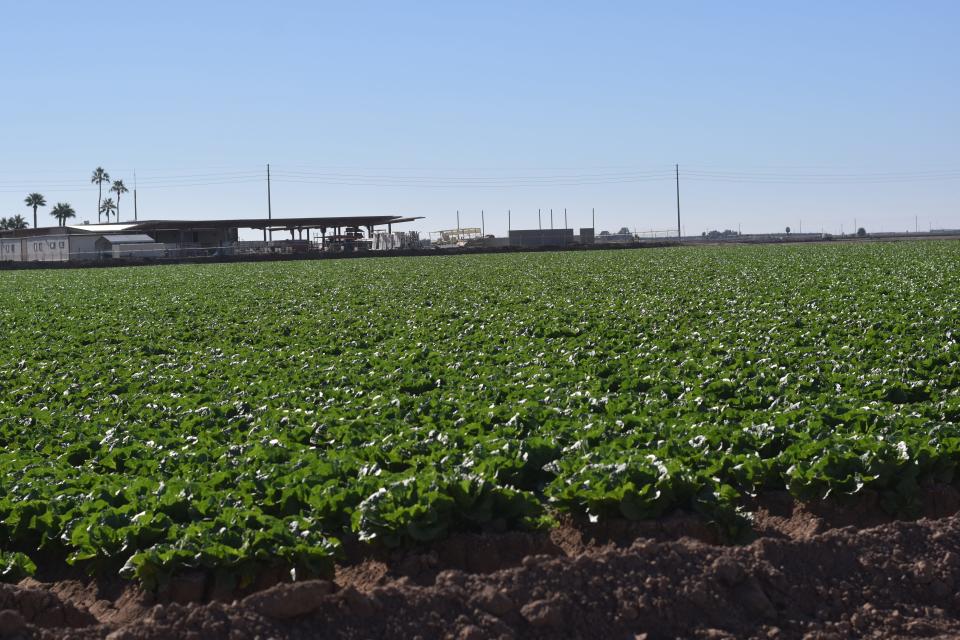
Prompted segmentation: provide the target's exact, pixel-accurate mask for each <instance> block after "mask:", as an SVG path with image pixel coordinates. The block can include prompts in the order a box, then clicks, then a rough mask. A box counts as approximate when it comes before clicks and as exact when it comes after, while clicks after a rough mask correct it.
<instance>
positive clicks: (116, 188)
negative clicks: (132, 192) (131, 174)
mask: <svg viewBox="0 0 960 640" xmlns="http://www.w3.org/2000/svg"><path fill="white" fill-rule="evenodd" d="M110 191H113V192H114V193H115V194H117V222H120V194H121V193H126V192H127V185H125V184H123V180H116V181H114V183H113V186H111V187H110Z"/></svg>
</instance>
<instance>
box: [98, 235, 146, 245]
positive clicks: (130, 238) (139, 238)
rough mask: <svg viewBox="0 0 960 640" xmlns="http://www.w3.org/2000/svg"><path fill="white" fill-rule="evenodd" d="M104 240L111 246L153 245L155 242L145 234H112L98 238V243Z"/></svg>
mask: <svg viewBox="0 0 960 640" xmlns="http://www.w3.org/2000/svg"><path fill="white" fill-rule="evenodd" d="M101 240H104V241H106V242H109V243H110V244H142V243H153V242H154V240H153V238H151V237H150V236H148V235H147V234H145V233H112V234H108V235H104V236H103V237H102V238H97V242H100V241H101Z"/></svg>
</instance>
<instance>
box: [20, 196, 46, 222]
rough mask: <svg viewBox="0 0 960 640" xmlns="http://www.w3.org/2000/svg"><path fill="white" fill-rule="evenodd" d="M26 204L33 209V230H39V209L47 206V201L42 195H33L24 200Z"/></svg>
mask: <svg viewBox="0 0 960 640" xmlns="http://www.w3.org/2000/svg"><path fill="white" fill-rule="evenodd" d="M23 201H24V203H26V205H27V206H28V207H33V228H34V229H36V228H37V207H45V206H47V201H46V200H44V198H43V194H40V193H31V194H30V195H28V196H27V197H26V198H24V199H23Z"/></svg>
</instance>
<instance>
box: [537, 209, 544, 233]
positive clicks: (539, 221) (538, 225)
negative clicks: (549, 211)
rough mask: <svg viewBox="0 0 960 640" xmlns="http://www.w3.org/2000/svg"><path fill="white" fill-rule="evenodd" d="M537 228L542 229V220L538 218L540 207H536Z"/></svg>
mask: <svg viewBox="0 0 960 640" xmlns="http://www.w3.org/2000/svg"><path fill="white" fill-rule="evenodd" d="M537 228H538V229H540V231H543V222H542V221H541V218H540V209H537Z"/></svg>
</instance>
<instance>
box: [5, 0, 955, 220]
mask: <svg viewBox="0 0 960 640" xmlns="http://www.w3.org/2000/svg"><path fill="white" fill-rule="evenodd" d="M958 26H960V3H958V2H956V1H954V0H949V1H917V2H907V1H902V2H882V1H876V0H871V1H854V0H849V1H844V2H836V1H820V2H818V1H803V2H800V1H798V2H769V1H762V2H749V1H741V2H712V1H711V2H707V1H704V2H689V1H682V0H678V1H676V2H637V1H634V2H603V1H593V2H579V3H574V2H563V1H558V0H551V1H549V2H535V1H519V0H514V1H499V0H487V1H484V2H473V3H468V2H449V1H445V2H440V1H438V2H427V1H422V2H406V3H400V2H365V1H362V0H356V1H353V2H323V1H306V0H304V1H289V2H272V3H271V2H262V1H260V2H247V1H244V0H234V1H231V2H204V1H202V0H195V1H193V2H185V1H181V0H172V1H164V2H150V3H140V2H130V1H129V0H128V1H126V2H114V1H111V0H105V1H101V2H98V3H96V4H94V5H91V4H89V3H78V2H74V1H65V0H64V1H52V0H34V1H31V2H5V3H3V7H2V22H0V70H2V73H0V83H2V92H0V215H11V214H14V213H21V214H23V215H25V216H27V215H28V214H29V213H30V212H29V210H28V209H27V208H26V207H25V206H24V205H23V198H24V196H25V195H26V194H27V193H28V192H31V191H39V192H41V193H43V194H45V195H46V199H47V202H48V203H49V204H50V205H52V204H54V203H55V202H58V201H67V202H70V203H71V204H72V205H73V206H74V208H75V209H77V211H78V215H79V220H81V221H82V220H83V219H91V220H95V219H96V211H95V209H96V201H97V193H96V187H95V186H94V185H91V184H90V183H89V177H90V173H91V172H92V170H93V169H94V168H95V167H97V166H98V165H100V166H103V167H104V168H106V169H107V171H109V172H110V174H111V176H112V177H114V178H123V179H124V181H125V182H126V184H127V185H128V186H129V187H131V191H132V186H133V175H134V170H136V173H137V183H138V202H139V212H140V217H141V218H193V217H225V216H230V217H255V216H261V215H265V214H266V188H265V179H264V175H263V174H264V170H265V165H266V164H267V163H268V162H269V163H270V164H271V165H272V168H273V171H274V180H273V185H272V186H273V212H274V215H275V216H306V215H346V214H388V213H389V214H402V215H422V216H426V220H424V221H421V222H420V223H418V224H417V225H416V226H415V228H418V229H420V230H422V231H428V230H436V229H442V228H450V227H454V226H455V225H456V216H455V212H456V210H457V209H459V210H460V212H461V224H462V225H463V226H468V225H471V224H475V225H477V226H479V224H480V211H481V209H483V210H485V212H486V223H487V224H486V226H487V231H488V232H497V233H503V232H504V231H505V230H506V224H507V220H506V211H507V209H511V210H512V211H513V224H514V226H515V227H535V226H536V223H537V208H538V207H539V208H542V209H543V210H544V216H545V217H544V220H545V224H546V223H547V218H546V216H547V215H548V214H547V213H546V212H547V211H548V210H549V209H550V208H553V209H554V216H555V222H556V224H557V225H558V226H559V225H560V224H562V210H563V209H564V207H566V208H567V210H568V220H569V224H570V226H589V224H590V213H589V212H590V209H591V208H592V207H594V208H596V211H597V227H598V230H599V229H616V228H619V227H621V226H628V227H630V228H636V229H638V230H647V229H669V228H671V227H674V226H675V224H676V212H675V201H674V198H675V193H674V184H673V182H672V170H673V165H674V163H679V164H680V177H681V204H682V209H683V224H684V227H685V231H686V233H688V234H689V233H700V232H701V231H703V230H706V229H712V228H718V229H723V228H734V229H735V228H737V226H738V225H739V226H740V227H741V228H742V230H743V231H744V232H745V233H746V232H751V231H782V230H783V228H784V227H785V226H788V225H789V226H791V227H792V228H794V230H796V229H798V228H799V227H800V225H801V224H802V227H803V230H804V231H808V230H815V229H816V230H819V229H820V228H824V229H825V230H827V231H834V232H835V231H839V228H840V225H841V224H843V225H844V229H845V230H846V231H849V230H850V229H851V227H852V226H853V224H854V219H856V220H857V223H858V224H859V225H862V226H865V227H867V229H868V230H880V229H884V230H905V229H907V228H911V229H912V228H913V226H914V220H915V216H916V220H917V224H919V226H920V227H924V228H925V227H928V226H933V227H960V158H958V149H960V82H958V78H960V38H958V37H957V29H958ZM131 195H132V193H131V194H128V195H126V196H124V199H123V201H121V208H122V212H121V213H122V218H124V219H126V218H128V217H130V215H131V214H132V207H131V206H130V204H131V203H132V198H130V196H131ZM47 210H49V207H48V208H47ZM30 215H32V214H30ZM43 220H47V221H50V220H51V219H50V218H49V216H45V215H44V214H43V212H41V221H43ZM41 224H43V222H41Z"/></svg>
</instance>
